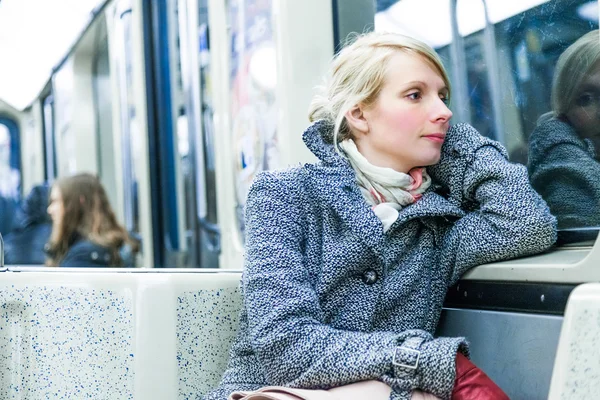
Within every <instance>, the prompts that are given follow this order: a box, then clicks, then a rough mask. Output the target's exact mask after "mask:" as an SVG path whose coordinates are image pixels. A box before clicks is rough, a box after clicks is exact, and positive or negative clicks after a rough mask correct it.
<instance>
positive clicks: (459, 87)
mask: <svg viewBox="0 0 600 400" xmlns="http://www.w3.org/2000/svg"><path fill="white" fill-rule="evenodd" d="M456 3H457V0H450V23H451V24H452V41H451V42H450V62H451V64H452V101H451V105H452V107H451V108H452V112H453V113H454V117H453V120H454V121H455V122H467V123H471V103H470V99H469V81H468V78H467V62H466V56H465V46H464V43H463V38H462V36H461V35H460V32H459V31H458V19H457V16H456Z"/></svg>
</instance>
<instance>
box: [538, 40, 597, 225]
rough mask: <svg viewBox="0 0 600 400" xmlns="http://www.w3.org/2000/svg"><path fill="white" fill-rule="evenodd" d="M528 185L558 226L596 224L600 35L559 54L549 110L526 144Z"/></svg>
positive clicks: (573, 45)
mask: <svg viewBox="0 0 600 400" xmlns="http://www.w3.org/2000/svg"><path fill="white" fill-rule="evenodd" d="M529 146H530V147H529V165H528V167H529V173H530V178H531V183H532V185H533V187H534V188H535V189H536V190H537V191H538V192H539V193H540V194H541V195H542V196H543V197H544V198H545V199H546V201H547V202H548V205H549V206H550V209H551V210H552V212H553V214H554V215H556V217H557V218H558V223H559V227H560V228H573V227H584V226H600V215H599V213H598V211H599V210H598V207H599V206H600V164H599V163H598V150H599V149H600V36H599V33H598V31H597V30H595V31H592V32H589V33H587V34H586V35H584V36H582V37H581V38H580V39H578V40H577V41H576V42H575V43H574V44H572V45H571V46H569V48H567V50H566V51H565V52H564V53H562V55H561V56H560V57H559V59H558V62H557V64H556V70H555V75H554V80H553V83H552V111H551V112H549V113H547V114H544V115H542V117H540V119H539V122H538V125H537V126H536V128H535V129H534V131H533V133H532V135H531V138H530V145H529Z"/></svg>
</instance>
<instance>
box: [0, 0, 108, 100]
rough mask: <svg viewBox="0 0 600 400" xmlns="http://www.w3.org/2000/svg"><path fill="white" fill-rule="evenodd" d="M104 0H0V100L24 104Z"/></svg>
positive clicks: (33, 96)
mask: <svg viewBox="0 0 600 400" xmlns="http://www.w3.org/2000/svg"><path fill="white" fill-rule="evenodd" d="M103 3H104V1H103V0H52V1H49V0H0V60H1V61H0V99H2V100H4V101H5V102H6V103H8V104H10V105H11V106H13V107H14V108H16V109H18V110H22V109H23V108H25V107H27V106H28V105H29V104H30V103H31V102H32V101H33V100H34V99H35V98H36V97H37V96H38V94H39V93H40V91H41V90H42V89H43V87H44V85H45V84H46V82H47V81H48V79H49V77H50V75H51V73H52V69H53V68H54V67H55V66H56V65H57V64H58V63H59V62H60V61H61V60H62V59H63V57H64V56H65V55H66V54H67V52H68V51H69V49H70V48H71V46H72V45H73V44H74V43H75V41H76V40H77V38H78V37H79V36H80V34H81V33H82V31H83V30H84V29H85V27H86V26H87V25H88V24H89V23H90V21H91V17H92V16H93V12H94V10H95V9H97V8H98V7H99V6H101V5H102V4H103Z"/></svg>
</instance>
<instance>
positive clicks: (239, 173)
mask: <svg viewBox="0 0 600 400" xmlns="http://www.w3.org/2000/svg"><path fill="white" fill-rule="evenodd" d="M229 22H230V26H231V31H230V32H231V42H230V43H231V49H230V66H231V71H230V76H231V81H230V82H231V86H230V110H231V118H232V121H231V126H232V134H233V137H232V143H233V153H234V154H235V157H234V159H235V165H234V171H235V191H236V201H237V209H236V210H237V221H238V228H239V230H240V238H242V239H243V237H244V235H243V230H244V222H243V221H244V218H243V207H244V203H245V201H246V196H247V194H248V189H249V187H250V184H251V182H252V180H253V179H254V177H255V176H256V174H257V173H258V172H260V171H263V170H268V169H273V168H278V167H279V166H280V162H279V148H278V137H277V102H276V95H275V86H276V83H277V82H276V79H277V73H276V59H275V44H274V41H273V27H272V2H271V1H260V2H245V1H241V0H232V1H230V2H229Z"/></svg>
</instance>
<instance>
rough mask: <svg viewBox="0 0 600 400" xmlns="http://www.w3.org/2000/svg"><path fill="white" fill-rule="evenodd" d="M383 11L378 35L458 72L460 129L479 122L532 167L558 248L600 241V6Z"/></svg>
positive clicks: (427, 4)
mask: <svg viewBox="0 0 600 400" xmlns="http://www.w3.org/2000/svg"><path fill="white" fill-rule="evenodd" d="M382 3H387V4H385V5H384V4H382V6H380V7H379V10H380V12H379V13H378V14H377V15H376V19H375V29H376V30H379V31H396V32H400V33H405V34H408V35H411V36H416V37H418V38H420V39H422V40H424V41H425V42H427V43H428V44H430V45H431V46H432V47H434V48H435V49H436V51H438V52H439V53H440V55H441V56H442V59H443V60H444V61H445V63H446V65H448V66H449V67H450V68H449V72H450V76H451V80H452V86H453V100H452V106H451V108H452V110H453V112H454V116H455V117H454V122H469V123H471V124H472V125H473V126H474V127H475V128H477V129H478V130H479V131H480V132H481V133H482V134H483V135H486V136H488V137H491V138H493V139H496V140H499V141H501V142H502V143H503V144H504V145H505V146H506V148H507V150H508V152H509V154H510V160H511V161H512V162H516V163H522V164H524V165H527V168H528V171H529V176H530V180H531V183H532V185H533V187H534V188H535V189H536V190H537V191H538V192H539V193H540V194H541V195H542V197H544V199H545V200H546V201H547V203H548V204H549V206H550V208H551V211H552V212H553V214H554V215H555V216H556V217H557V219H558V222H559V229H561V230H562V233H561V234H560V237H561V240H560V244H568V243H570V242H573V241H577V242H581V241H583V242H589V239H590V235H591V236H592V237H595V236H597V234H598V227H600V162H599V157H598V156H599V155H600V129H599V128H598V127H599V126H600V35H599V34H598V30H597V29H598V2H597V1H589V0H569V1H559V0H527V1H519V2H506V1H502V0H475V1H474V0H469V1H466V0H451V1H448V2H435V6H434V4H433V3H434V1H432V0H429V1H423V0H418V1H417V0H402V1H398V2H390V1H387V2H382ZM390 3H391V4H390ZM432 26H435V27H436V29H431V27H432ZM583 233H585V237H586V238H587V239H586V240H583V239H582V234H583Z"/></svg>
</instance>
